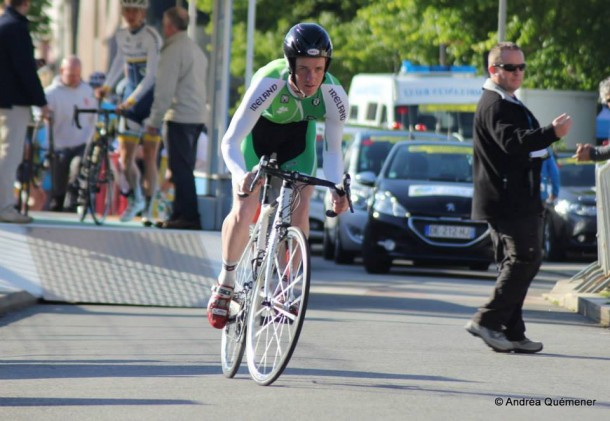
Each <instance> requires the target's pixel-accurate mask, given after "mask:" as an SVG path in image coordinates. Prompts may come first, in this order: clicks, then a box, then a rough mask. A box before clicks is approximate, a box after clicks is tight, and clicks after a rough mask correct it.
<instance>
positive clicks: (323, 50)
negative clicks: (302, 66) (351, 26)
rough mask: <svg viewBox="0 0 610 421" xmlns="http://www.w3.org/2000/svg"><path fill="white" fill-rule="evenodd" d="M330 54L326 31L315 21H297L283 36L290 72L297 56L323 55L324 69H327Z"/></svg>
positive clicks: (331, 45) (292, 70)
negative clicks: (324, 60) (324, 59)
mask: <svg viewBox="0 0 610 421" xmlns="http://www.w3.org/2000/svg"><path fill="white" fill-rule="evenodd" d="M332 54H333V44H332V42H331V41H330V36H328V32H326V30H325V29H324V28H322V27H321V26H320V25H318V24H316V23H298V24H296V25H294V26H293V27H292V28H290V31H288V33H287V34H286V37H285V38H284V55H285V56H286V59H287V60H288V66H289V67H290V73H292V74H294V68H295V63H296V58H297V57H325V58H326V68H325V69H324V71H327V70H328V66H330V60H331V57H332Z"/></svg>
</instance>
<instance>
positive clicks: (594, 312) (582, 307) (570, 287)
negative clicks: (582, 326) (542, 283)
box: [543, 279, 610, 327]
mask: <svg viewBox="0 0 610 421" xmlns="http://www.w3.org/2000/svg"><path fill="white" fill-rule="evenodd" d="M576 285H577V284H575V283H574V282H573V281H572V280H571V279H566V280H562V281H558V282H557V283H556V284H555V287H554V288H553V290H552V291H551V292H550V293H548V294H543V297H544V298H545V299H546V300H548V301H550V302H552V303H553V304H556V305H558V306H560V307H564V308H567V309H568V310H572V311H575V312H577V313H579V314H582V315H583V316H585V317H586V318H588V319H590V320H593V321H595V322H596V323H599V325H600V326H601V327H610V298H605V297H602V296H601V295H599V294H592V293H579V292H577V291H576V290H575V289H574V287H575V286H576Z"/></svg>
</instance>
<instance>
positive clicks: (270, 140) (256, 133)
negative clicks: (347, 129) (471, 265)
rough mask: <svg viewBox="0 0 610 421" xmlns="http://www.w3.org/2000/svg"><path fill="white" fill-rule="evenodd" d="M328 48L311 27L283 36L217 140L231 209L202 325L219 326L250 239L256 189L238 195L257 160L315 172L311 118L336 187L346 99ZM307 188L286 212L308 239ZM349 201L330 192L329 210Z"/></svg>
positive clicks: (316, 28) (317, 29) (321, 31)
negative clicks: (321, 133) (279, 49)
mask: <svg viewBox="0 0 610 421" xmlns="http://www.w3.org/2000/svg"><path fill="white" fill-rule="evenodd" d="M332 49H333V48H332V43H331V40H330V37H329V35H328V33H327V32H326V30H324V28H322V27H321V26H319V25H317V24H314V23H299V24H297V25H295V26H293V27H292V28H291V29H290V31H288V33H287V34H286V37H285V39H284V58H283V59H277V60H274V61H271V62H270V63H268V64H267V65H266V66H264V67H262V68H261V69H259V70H258V72H256V74H255V75H254V77H253V78H252V84H251V86H250V87H249V88H248V90H247V92H246V93H245V96H244V98H243V99H242V102H241V104H240V105H239V107H238V109H237V111H236V112H235V115H234V116H233V119H232V120H231V123H230V125H229V128H228V129H227V132H226V133H225V135H224V137H223V139H222V142H221V149H222V156H223V158H224V161H225V163H226V165H227V168H228V169H229V171H230V172H231V175H232V180H233V206H232V208H231V211H230V212H229V214H228V215H227V217H226V218H225V220H224V222H223V225H222V260H223V262H222V269H221V272H220V275H219V277H218V284H217V285H215V286H214V287H213V288H212V296H211V297H210V301H209V302H208V308H207V311H208V321H209V322H210V324H211V325H212V326H213V327H215V328H218V329H222V328H223V327H224V326H225V324H226V322H227V318H228V307H229V303H230V301H231V296H232V294H233V287H234V285H235V267H236V265H237V262H238V260H239V257H240V256H241V254H242V252H243V250H244V248H245V246H246V243H247V241H248V235H249V229H248V227H249V225H250V223H251V221H252V220H253V218H254V215H255V213H256V211H257V206H258V194H257V193H258V191H259V187H260V185H258V186H256V188H255V191H254V192H252V194H248V196H246V197H243V196H241V195H240V193H243V192H247V189H248V186H250V184H251V182H252V180H253V177H254V172H252V168H253V167H254V166H255V165H256V164H257V163H258V162H259V159H260V157H261V156H262V155H271V153H276V154H277V159H278V163H279V164H280V167H281V168H283V169H286V170H296V171H299V172H302V173H306V174H310V175H314V173H315V171H316V168H317V165H316V142H315V137H316V127H315V124H316V123H315V121H316V120H324V121H325V123H326V124H325V128H326V129H325V138H326V141H325V142H326V144H325V148H324V150H323V170H324V174H325V176H326V177H327V178H328V179H330V180H332V181H334V182H335V183H339V182H340V181H341V178H342V175H343V159H342V153H341V141H342V135H343V126H344V125H345V120H346V118H347V109H348V102H347V94H346V93H345V90H344V89H343V87H342V86H341V84H340V83H339V81H338V80H337V79H336V78H335V77H334V76H332V75H331V74H330V73H328V67H329V65H330V62H331V57H332ZM312 192H313V186H307V187H305V188H304V189H303V190H302V191H301V200H300V201H299V202H298V203H296V206H295V209H294V210H293V214H292V221H293V223H294V225H295V226H298V227H300V228H301V229H302V230H303V232H304V233H305V235H308V234H309V199H310V198H311V194H312ZM347 206H348V202H347V199H346V198H345V197H340V196H338V195H337V194H336V193H335V192H333V211H335V212H336V213H341V212H344V211H345V210H346V209H347Z"/></svg>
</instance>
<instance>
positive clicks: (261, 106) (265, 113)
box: [221, 59, 348, 183]
mask: <svg viewBox="0 0 610 421" xmlns="http://www.w3.org/2000/svg"><path fill="white" fill-rule="evenodd" d="M288 77H289V68H288V63H287V62H286V60H285V59H277V60H274V61H272V62H270V63H269V64H267V65H266V66H264V67H262V68H261V69H260V70H259V71H258V72H256V74H255V75H254V76H253V78H252V83H251V85H250V87H249V88H248V90H247V91H246V93H245V95H244V98H243V100H242V102H241V104H240V105H239V107H238V109H237V111H236V112H235V115H234V116H233V119H232V120H231V124H230V125H229V128H228V129H227V132H226V133H225V135H224V137H223V139H222V142H221V150H222V155H223V158H224V161H225V164H226V165H227V168H228V169H229V171H230V172H231V175H232V177H233V180H234V181H239V180H241V179H242V178H243V176H244V175H245V173H246V172H247V171H248V170H250V169H251V168H252V166H253V165H254V164H256V163H257V162H258V156H259V153H258V152H260V151H265V152H269V151H275V152H280V153H281V152H282V151H283V153H284V154H285V155H286V156H287V157H288V158H290V160H289V162H286V161H285V162H282V160H280V161H279V162H280V164H281V166H282V168H286V169H294V170H297V171H301V172H306V173H308V174H315V170H316V155H315V149H316V148H315V142H316V139H315V121H324V122H325V136H324V137H325V140H324V142H325V145H324V148H323V158H324V159H323V170H324V174H325V177H326V178H328V179H329V180H332V181H334V182H336V183H339V182H340V181H341V178H342V176H343V159H342V152H341V141H342V135H343V127H344V125H345V121H346V119H347V110H348V100H347V93H346V92H345V89H343V87H342V86H341V84H340V83H339V81H338V80H337V79H336V78H335V77H334V76H332V75H331V74H330V73H326V76H325V78H324V81H323V82H322V85H321V86H320V88H319V89H318V90H317V91H316V93H315V94H314V95H311V96H309V97H306V98H301V97H299V95H298V94H297V93H295V92H294V91H293V90H292V89H291V88H290V86H289V84H288ZM262 119H265V120H266V121H260V122H259V120H262ZM284 125H285V126H286V127H285V129H286V130H284V127H282V126H284ZM290 125H292V126H294V127H293V128H289V127H290ZM255 126H256V130H255ZM257 133H259V134H258V135H257ZM253 134H254V136H253ZM278 137H282V138H281V139H278ZM274 138H275V139H274ZM276 148H277V149H278V150H277V151H276V150H274V149H276ZM290 150H293V151H294V153H293V154H292V155H294V156H290V153H289V152H290Z"/></svg>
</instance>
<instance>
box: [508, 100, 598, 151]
mask: <svg viewBox="0 0 610 421" xmlns="http://www.w3.org/2000/svg"><path fill="white" fill-rule="evenodd" d="M516 94H517V98H519V99H520V100H521V101H522V102H523V103H524V104H525V105H526V106H527V108H529V109H530V110H531V111H532V113H534V116H536V119H537V120H538V122H539V123H540V125H541V126H546V125H547V124H550V123H551V122H552V121H553V119H554V118H555V117H557V116H558V115H560V114H562V113H568V114H569V115H570V116H571V117H572V120H573V121H574V122H573V123H572V128H571V129H570V132H569V133H568V135H567V136H566V137H565V138H564V140H563V141H564V144H565V147H566V149H567V150H575V149H576V144H577V143H592V144H595V143H596V142H595V139H596V137H595V118H596V117H597V99H598V94H597V93H596V92H587V91H559V90H544V89H519V90H518V91H517V92H516Z"/></svg>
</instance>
